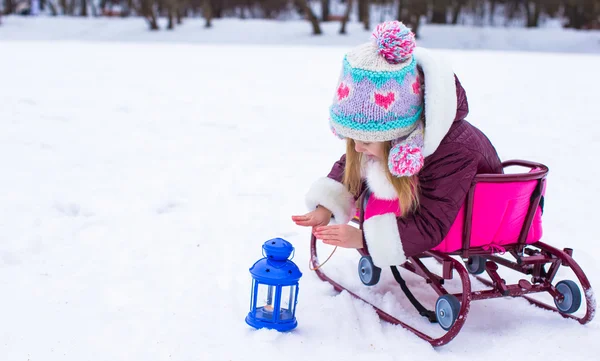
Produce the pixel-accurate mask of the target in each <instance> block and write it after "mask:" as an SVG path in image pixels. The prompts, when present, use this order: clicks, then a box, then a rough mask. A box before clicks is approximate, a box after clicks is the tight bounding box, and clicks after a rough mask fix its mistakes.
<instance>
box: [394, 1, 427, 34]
mask: <svg viewBox="0 0 600 361" xmlns="http://www.w3.org/2000/svg"><path fill="white" fill-rule="evenodd" d="M398 10H399V11H398V14H396V16H397V18H398V21H402V22H403V23H404V24H405V25H406V26H407V27H409V28H410V29H411V30H412V32H413V33H415V37H416V38H419V25H420V24H421V17H422V16H424V15H425V14H427V3H426V2H424V1H421V0H402V7H401V8H400V6H398Z"/></svg>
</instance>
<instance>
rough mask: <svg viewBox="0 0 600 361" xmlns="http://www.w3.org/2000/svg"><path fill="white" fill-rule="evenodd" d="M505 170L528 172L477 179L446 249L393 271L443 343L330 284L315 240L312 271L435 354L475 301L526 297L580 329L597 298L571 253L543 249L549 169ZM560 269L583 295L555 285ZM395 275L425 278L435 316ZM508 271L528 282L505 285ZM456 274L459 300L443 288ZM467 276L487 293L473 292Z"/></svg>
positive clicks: (373, 278)
mask: <svg viewBox="0 0 600 361" xmlns="http://www.w3.org/2000/svg"><path fill="white" fill-rule="evenodd" d="M502 165H503V167H504V168H507V167H510V166H520V167H526V168H529V169H530V171H529V172H526V173H517V174H508V173H505V174H480V175H477V176H476V177H475V179H474V181H473V183H472V185H471V187H470V189H469V192H468V194H467V198H466V201H465V205H464V206H463V207H462V208H461V210H460V211H459V213H458V216H457V218H456V220H455V221H454V224H453V225H452V227H451V229H450V231H449V232H448V235H447V236H446V238H445V239H444V240H443V241H442V243H441V244H439V245H438V246H436V247H435V248H433V249H431V250H429V251H426V252H424V253H422V254H419V255H417V256H415V257H409V258H408V259H407V261H406V262H405V263H404V264H401V265H398V266H391V267H390V270H391V272H392V274H393V276H394V279H395V280H396V281H397V282H398V283H399V284H400V286H401V288H402V290H403V291H404V293H405V294H406V296H407V297H408V299H409V300H410V302H411V303H412V304H413V305H414V306H415V308H416V309H417V311H418V312H419V313H420V315H422V316H424V317H426V318H427V319H428V320H429V321H430V322H437V323H438V324H439V326H440V327H441V328H442V329H443V330H445V331H446V332H445V334H443V335H442V336H440V337H437V338H434V337H432V336H429V335H427V334H425V333H424V332H422V331H420V330H418V329H417V328H415V327H413V326H410V325H408V324H407V323H405V322H402V321H401V320H399V319H397V318H395V317H393V316H391V315H390V314H388V313H386V312H384V311H382V310H381V309H379V308H377V307H376V306H375V305H373V304H371V303H370V302H368V301H366V300H364V299H363V298H361V297H360V296H358V295H356V294H355V293H353V292H351V291H350V290H348V289H346V288H345V287H344V286H342V285H340V284H339V283H337V282H336V281H334V280H333V279H331V278H329V277H328V276H327V275H326V274H325V273H324V272H323V269H322V268H320V263H319V259H318V255H317V247H316V238H315V236H314V235H312V236H311V245H310V247H311V260H310V262H311V267H312V268H314V270H315V272H316V273H317V275H318V276H319V278H321V279H322V280H323V281H327V282H329V283H330V284H332V285H333V287H334V288H335V289H336V290H337V291H339V292H341V291H343V290H345V291H347V292H348V293H349V294H350V295H352V296H353V297H355V298H357V299H360V300H362V301H364V302H366V303H368V304H370V305H371V306H373V307H374V309H375V311H376V312H377V314H378V315H379V317H380V318H381V319H382V320H384V321H387V322H390V323H392V324H397V325H401V326H402V327H404V328H406V329H408V330H410V331H411V332H413V333H414V334H416V335H417V336H419V337H421V338H422V339H424V340H426V341H428V342H429V343H430V344H431V345H433V346H442V345H445V344H447V343H448V342H450V341H452V339H454V337H456V336H457V334H458V333H459V332H460V330H461V328H462V327H463V325H464V323H465V321H466V318H467V315H468V313H469V307H470V304H471V301H475V300H484V299H490V298H500V297H523V298H525V299H526V300H527V301H529V302H530V303H532V304H534V305H536V306H539V307H542V308H544V309H547V310H551V311H555V312H557V313H558V314H560V315H561V316H563V317H565V318H570V319H574V320H576V321H578V322H579V323H581V324H586V323H588V322H590V321H591V320H592V318H593V316H594V311H595V300H594V295H593V292H592V289H591V286H590V283H589V281H588V279H587V277H586V275H585V273H584V272H583V271H582V270H581V268H580V267H579V265H578V264H577V262H575V260H574V259H573V250H572V249H570V248H565V249H563V250H559V249H557V248H554V247H552V246H550V245H547V244H545V243H543V242H541V241H540V239H541V236H542V222H541V217H542V213H543V209H544V195H545V189H546V187H545V186H546V176H547V174H548V168H547V167H546V166H545V165H543V164H538V163H533V162H529V161H523V160H512V161H506V162H503V163H502ZM366 196H368V195H367V194H364V193H363V194H362V195H361V197H360V198H359V204H361V207H360V208H361V209H360V211H359V215H358V216H357V217H355V218H354V220H353V222H354V223H356V224H358V226H359V227H360V228H361V229H362V225H363V219H364V205H365V197H366ZM358 251H359V253H360V254H361V258H360V260H359V262H358V277H359V278H360V280H361V281H362V283H363V284H364V285H366V286H372V285H375V284H377V282H378V281H379V278H380V275H381V272H382V269H380V268H378V267H377V266H375V265H374V264H373V262H372V261H371V257H370V256H369V253H368V249H366V248H365V249H360V250H358ZM502 255H506V256H507V257H502ZM424 259H434V260H436V261H437V263H439V264H440V265H441V269H442V271H441V274H435V273H434V272H432V271H431V270H429V269H428V267H427V266H426V265H425V264H424V263H423V260H424ZM561 266H562V267H567V268H569V269H570V270H571V271H572V272H573V274H574V275H575V277H576V278H577V280H578V281H579V284H580V285H581V287H582V288H583V290H582V289H580V287H579V286H578V285H577V283H576V282H574V281H573V280H560V281H558V282H555V276H556V275H557V272H558V270H559V268H560V267H561ZM398 267H400V268H402V269H404V270H407V271H410V272H412V273H414V274H416V275H419V276H421V277H422V278H423V279H424V280H425V282H426V283H427V284H429V285H430V286H431V287H432V288H433V290H434V291H435V292H436V293H437V295H438V298H437V301H436V303H435V309H434V310H428V309H426V308H425V307H424V306H423V305H422V304H421V303H420V302H419V301H418V300H417V299H416V298H415V297H414V296H413V294H412V293H411V292H410V290H409V289H408V287H407V286H406V283H405V282H404V280H403V279H402V277H401V275H400V272H399V270H398ZM501 267H502V268H501ZM506 269H511V270H513V271H516V272H518V273H521V274H522V275H523V277H526V278H527V279H525V278H522V279H520V280H519V281H518V282H517V283H516V284H507V283H506V280H505V279H503V278H502V277H501V276H500V272H504V271H505V270H506ZM455 274H457V275H458V277H459V278H460V281H461V287H462V292H460V293H450V292H448V291H447V290H446V289H445V288H444V281H445V280H450V279H453V277H454V275H455ZM483 274H487V276H488V278H484V277H482V276H481V275H483ZM470 275H472V276H473V277H474V278H475V279H477V280H479V281H481V282H482V283H483V284H484V285H485V286H486V287H487V288H486V289H484V290H477V291H472V289H471V278H470ZM534 293H548V294H550V295H551V296H552V298H553V300H554V305H551V304H546V303H544V302H541V301H539V300H536V299H534V298H532V297H530V296H528V295H529V294H534ZM582 300H585V306H584V307H585V310H586V312H585V315H583V316H581V317H578V316H575V315H574V313H575V312H576V311H577V310H578V309H579V308H580V306H581V304H582Z"/></svg>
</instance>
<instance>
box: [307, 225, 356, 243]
mask: <svg viewBox="0 0 600 361" xmlns="http://www.w3.org/2000/svg"><path fill="white" fill-rule="evenodd" d="M313 234H314V235H315V237H317V239H321V240H323V243H326V244H330V245H332V246H340V247H344V248H363V246H364V245H363V234H362V231H361V230H360V229H358V228H356V227H353V226H351V225H348V224H341V225H335V226H324V227H323V226H319V227H315V228H314V231H313Z"/></svg>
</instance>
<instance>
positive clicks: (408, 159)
mask: <svg viewBox="0 0 600 361" xmlns="http://www.w3.org/2000/svg"><path fill="white" fill-rule="evenodd" d="M392 145H393V147H392V149H391V150H390V156H389V157H388V167H389V169H390V172H391V173H392V175H394V176H395V177H409V176H412V175H415V174H417V173H418V172H419V171H420V170H421V168H422V167H423V162H424V160H425V158H424V157H423V145H424V143H423V122H421V121H419V124H418V126H417V127H416V128H415V130H413V131H412V133H410V135H409V136H408V137H406V138H404V139H397V140H395V141H394V142H393V143H392Z"/></svg>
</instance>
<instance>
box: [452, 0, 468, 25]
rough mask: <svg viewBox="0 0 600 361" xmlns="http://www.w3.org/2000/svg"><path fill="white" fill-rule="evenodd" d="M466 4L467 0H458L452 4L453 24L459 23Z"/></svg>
mask: <svg viewBox="0 0 600 361" xmlns="http://www.w3.org/2000/svg"><path fill="white" fill-rule="evenodd" d="M464 5H465V0H456V1H455V2H454V6H452V25H456V24H458V17H459V16H460V12H461V11H462V8H463V6H464Z"/></svg>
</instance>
